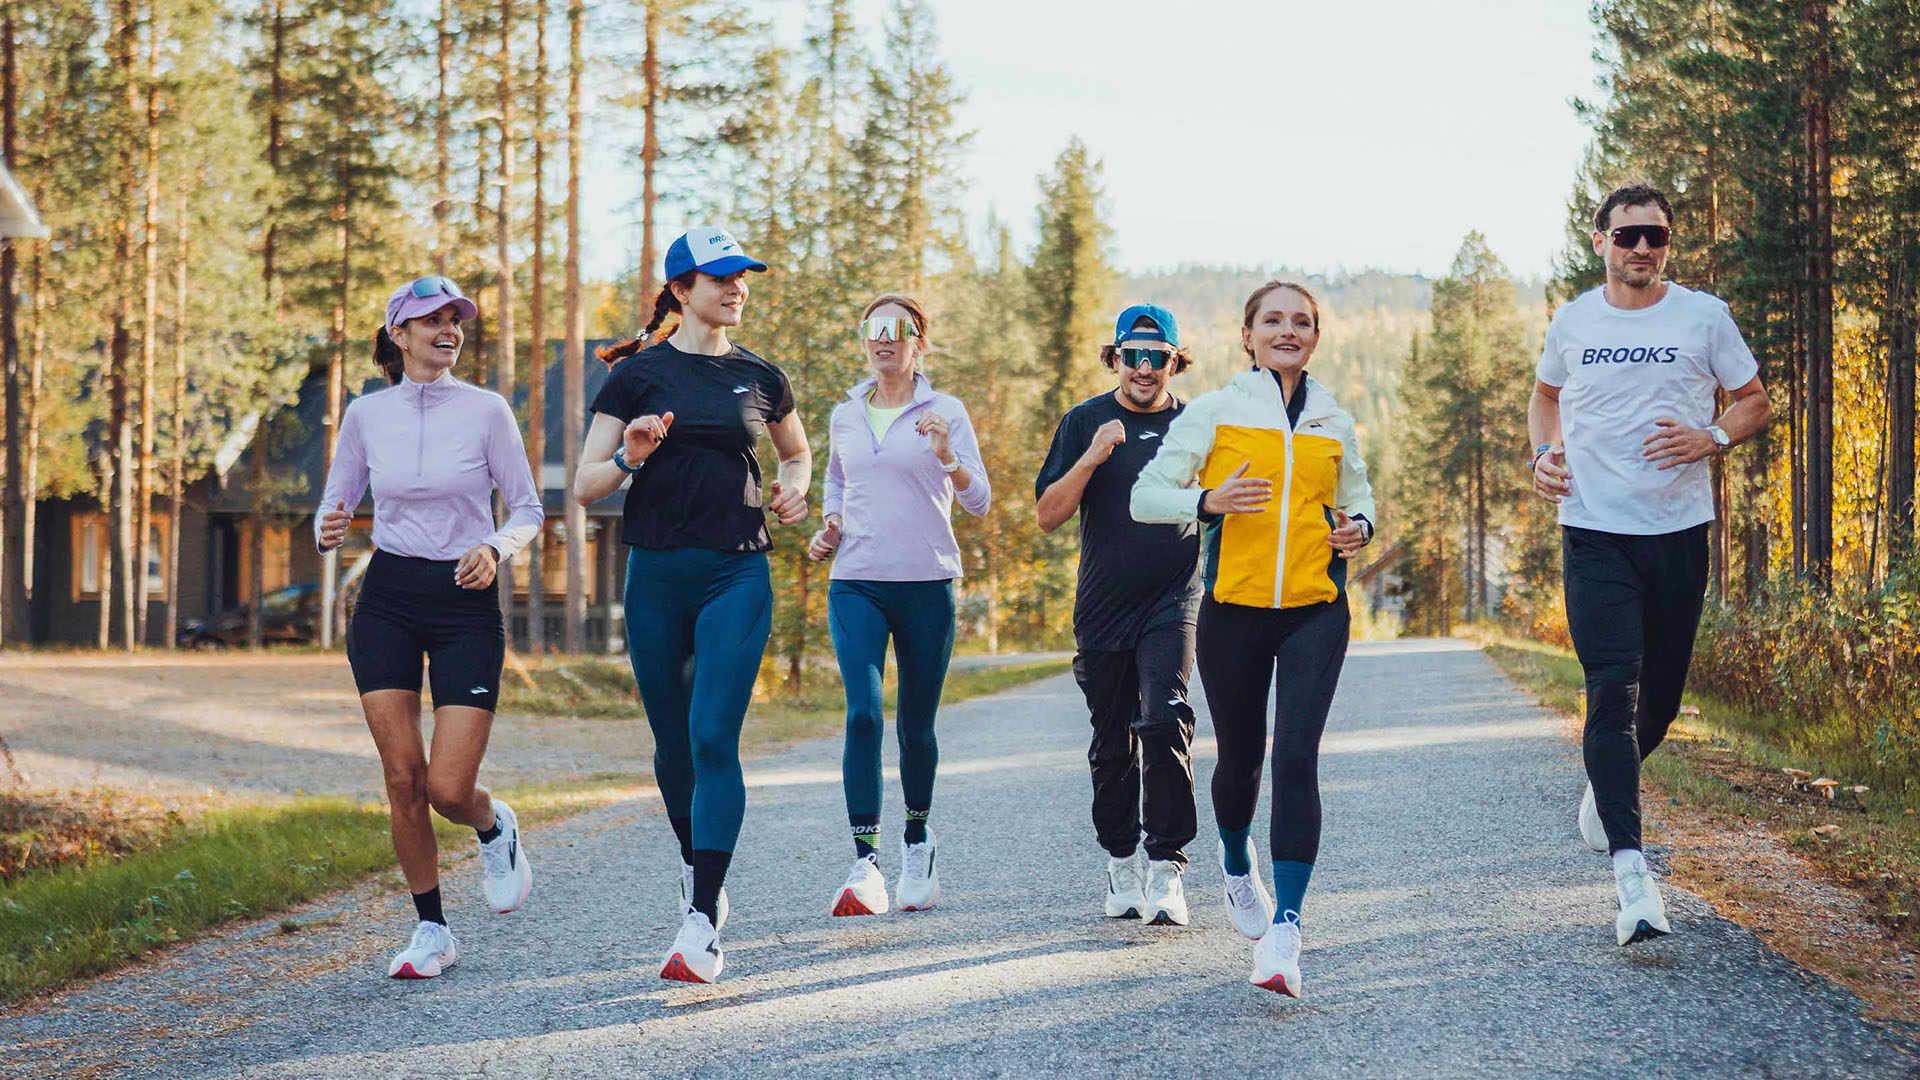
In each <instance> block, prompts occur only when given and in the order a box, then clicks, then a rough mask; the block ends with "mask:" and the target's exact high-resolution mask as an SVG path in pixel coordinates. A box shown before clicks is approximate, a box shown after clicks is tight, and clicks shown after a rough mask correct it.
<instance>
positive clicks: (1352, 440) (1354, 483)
mask: <svg viewBox="0 0 1920 1080" xmlns="http://www.w3.org/2000/svg"><path fill="white" fill-rule="evenodd" d="M1340 447H1341V448H1340V482H1339V487H1337V488H1336V489H1335V490H1334V495H1333V500H1334V503H1335V505H1337V506H1339V508H1340V512H1341V513H1343V514H1345V515H1347V516H1348V517H1364V518H1366V519H1367V520H1368V521H1369V522H1372V523H1373V526H1374V528H1376V529H1377V528H1379V526H1380V519H1379V518H1378V517H1376V516H1375V514H1374V509H1373V484H1372V482H1370V481H1369V480H1368V479H1367V460H1366V459H1365V458H1363V457H1361V456H1360V439H1359V437H1358V436H1357V435H1356V434H1355V432H1354V423H1353V418H1352V417H1348V418H1347V430H1346V434H1344V435H1343V436H1341V438H1340Z"/></svg>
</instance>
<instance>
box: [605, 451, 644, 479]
mask: <svg viewBox="0 0 1920 1080" xmlns="http://www.w3.org/2000/svg"><path fill="white" fill-rule="evenodd" d="M613 464H614V467H615V468H617V469H619V470H620V471H621V472H623V473H626V474H627V475H628V476H632V475H633V474H634V473H637V472H639V471H640V470H641V469H643V468H645V467H646V464H647V463H646V462H644V461H642V462H641V463H640V464H638V465H629V464H627V448H626V446H625V445H624V444H623V445H620V446H616V447H614V448H613Z"/></svg>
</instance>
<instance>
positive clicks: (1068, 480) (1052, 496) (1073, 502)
mask: <svg viewBox="0 0 1920 1080" xmlns="http://www.w3.org/2000/svg"><path fill="white" fill-rule="evenodd" d="M1108 427H1114V428H1120V431H1121V434H1122V435H1123V436H1124V435H1125V434H1126V431H1125V429H1124V428H1123V427H1121V425H1119V424H1117V423H1115V424H1111V425H1108V424H1103V425H1101V428H1100V429H1098V430H1096V433H1095V434H1096V435H1098V434H1099V431H1100V430H1104V429H1106V428H1108ZM1079 428H1080V425H1079V424H1078V423H1077V422H1076V421H1075V419H1074V414H1073V413H1071V412H1070V413H1068V414H1067V415H1065V416H1063V417H1061V418H1060V422H1059V423H1058V424H1056V425H1054V429H1053V442H1052V443H1051V444H1050V445H1049V446H1048V447H1047V457H1046V460H1045V461H1044V462H1042V463H1041V465H1040V474H1039V475H1038V476H1036V477H1034V480H1033V496H1034V506H1033V510H1034V517H1035V518H1036V519H1037V521H1038V524H1039V526H1040V531H1041V532H1052V531H1053V530H1055V529H1057V528H1059V527H1060V526H1062V525H1064V524H1066V522H1067V520H1068V519H1069V518H1071V517H1073V515H1074V512H1075V511H1077V510H1079V509H1080V499H1081V497H1082V496H1084V495H1085V494H1086V492H1087V482H1088V481H1089V480H1092V479H1093V472H1094V470H1095V469H1098V468H1099V467H1100V463H1101V462H1103V461H1105V460H1106V459H1107V456H1108V454H1111V453H1112V447H1111V446H1109V447H1108V448H1107V450H1106V451H1105V452H1103V453H1099V454H1095V453H1094V452H1093V450H1092V446H1091V442H1090V440H1088V439H1087V438H1086V437H1085V436H1083V435H1081V434H1080V430H1079ZM1069 462H1071V464H1069Z"/></svg>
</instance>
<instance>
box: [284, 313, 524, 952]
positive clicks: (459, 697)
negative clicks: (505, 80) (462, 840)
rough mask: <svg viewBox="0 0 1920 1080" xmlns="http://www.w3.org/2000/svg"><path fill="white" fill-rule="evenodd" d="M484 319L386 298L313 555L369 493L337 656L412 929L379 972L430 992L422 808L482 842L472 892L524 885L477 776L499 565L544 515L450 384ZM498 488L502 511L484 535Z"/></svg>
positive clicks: (508, 831) (488, 711)
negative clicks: (355, 587)
mask: <svg viewBox="0 0 1920 1080" xmlns="http://www.w3.org/2000/svg"><path fill="white" fill-rule="evenodd" d="M479 314H480V311H479V308H477V307H475V306H474V303H473V301H472V300H469V299H467V298H466V297H465V296H464V295H462V294H461V292H460V287H459V286H458V285H455V284H454V283H453V282H452V281H451V280H449V279H447V278H445V277H442V276H439V275H434V276H431V277H423V278H418V279H416V280H414V281H411V282H409V283H407V284H405V285H402V286H400V288H398V289H396V290H395V291H394V294H393V296H392V298H391V299H389V300H388V301H387V318H386V322H385V324H384V325H382V326H381V327H380V329H379V331H378V332H377V333H376V334H375V335H374V346H373V358H374V362H375V363H376V364H378V365H379V366H380V369H381V370H382V371H384V372H385V373H386V376H387V381H388V382H390V383H392V384H393V385H392V386H390V387H388V388H387V389H385V390H380V391H377V392H375V393H371V394H365V395H362V396H361V397H359V398H356V399H354V401H353V403H352V404H350V405H348V406H347V412H346V416H345V417H344V418H343V419H342V420H341V422H340V440H339V446H338V449H336V450H335V452H334V458H333V467H332V468H331V469H330V470H328V472H327V488H326V492H325V494H324V496H323V497H322V498H321V500H320V512H319V513H318V514H316V515H314V522H313V524H314V541H315V544H316V545H317V546H318V547H319V549H320V550H321V551H323V552H325V551H331V550H333V549H334V548H337V547H339V546H340V544H341V543H342V542H343V541H344V540H345V539H346V537H347V527H348V526H349V525H350V524H351V523H352V521H353V508H354V507H356V506H358V505H359V504H360V499H361V497H362V496H364V495H365V494H366V492H367V488H368V487H369V486H371V487H372V488H373V546H374V548H375V551H374V554H373V561H372V563H370V564H369V565H368V567H367V573H366V577H365V579H364V580H363V581H362V583H361V586H360V600H359V603H357V604H356V605H355V606H354V612H353V621H352V622H351V623H350V624H348V626H347V661H348V663H350V664H351V665H352V666H353V680H354V683H355V684H356V685H357V686H358V687H359V690H360V707H361V709H363V710H364V711H365V712H366V715H367V727H368V729H369V730H371V731H372V732H373V744H374V747H375V748H376V749H378V750H379V752H380V765H381V768H382V769H383V770H384V771H385V773H386V784H387V803H388V812H389V815H390V817H391V821H392V828H393V849H394V852H395V854H397V855H398V856H399V858H400V872H401V873H402V874H403V875H405V876H406V879H407V888H408V890H409V891H410V892H412V893H413V905H414V910H415V913H416V914H418V915H419V919H420V921H419V925H418V926H416V927H415V928H414V931H413V938H412V940H411V941H410V942H409V943H408V945H407V947H406V948H405V949H403V950H401V952H400V953H399V954H398V955H396V956H395V957H394V958H393V960H392V962H391V963H390V964H388V966H387V974H388V975H389V976H391V977H393V978H396V979H430V978H433V977H434V976H436V975H438V974H440V972H441V970H442V969H444V968H446V967H447V966H448V965H450V964H452V963H453V961H454V957H455V955H456V952H455V949H454V941H453V934H452V933H451V932H450V931H449V930H448V929H447V920H446V916H445V914H444V913H443V912H442V910H441V903H440V861H439V852H438V847H437V845H436V844H435V842H434V835H433V820H432V818H431V817H430V816H429V813H428V811H429V809H432V810H437V811H439V812H440V816H441V817H444V818H446V819H447V820H448V821H452V822H455V823H458V824H461V825H465V826H468V827H469V828H471V829H473V830H474V832H475V833H476V834H477V835H478V838H479V843H480V867H481V885H482V892H483V893H484V894H485V897H486V901H487V906H488V907H489V908H491V909H492V910H493V911H494V912H495V913H498V914H505V913H506V912H509V911H513V910H515V909H517V908H518V907H519V906H520V905H521V904H523V903H525V902H526V899H527V894H528V893H529V892H530V891H532V889H533V872H532V871H531V870H530V869H529V868H528V866H527V857H526V852H524V851H522V850H521V849H520V826H519V823H518V822H517V821H516V820H515V819H514V815H513V808H512V807H510V806H508V805H507V804H506V803H504V802H501V801H500V800H498V799H495V798H493V797H492V796H490V795H489V794H487V791H486V789H484V788H482V787H480V786H478V785H477V784H476V783H475V782H474V781H475V779H476V777H477V776H478V775H479V772H480V759H481V757H483V756H484V755H485V754H486V752H487V736H488V735H489V734H490V733H491V732H492V730H493V709H494V705H495V703H496V701H497V700H498V698H499V696H500V664H501V661H502V660H504V659H505V656H506V632H505V628H504V627H503V626H502V624H501V621H500V596H499V590H498V589H497V588H496V587H495V585H494V569H495V567H497V566H498V565H499V564H500V563H503V562H505V561H507V560H508V559H511V558H513V556H514V553H515V552H517V551H519V550H520V549H521V548H522V547H525V546H526V545H527V543H528V542H529V541H530V540H532V539H533V538H534V537H535V536H537V535H539V532H540V525H541V522H542V520H543V519H544V517H545V515H544V514H543V513H542V511H541V509H540V495H539V492H538V490H536V489H535V488H534V486H533V471H532V469H531V468H529V467H528V464H527V451H526V448H525V446H524V445H523V444H522V443H521V441H520V425H519V424H518V423H516V422H515V420H514V418H513V410H512V409H511V408H510V407H509V406H508V405H507V402H506V400H505V399H504V398H502V397H501V396H500V395H498V394H496V393H494V392H492V391H491V390H483V389H481V388H480V387H477V386H472V385H469V384H467V383H463V382H461V381H460V380H458V379H456V378H454V377H453V373H452V368H453V364H454V361H456V360H458V359H459V358H460V345H461V342H462V341H464V340H465V332H464V330H463V329H462V324H463V323H465V322H470V321H472V320H473V319H475V318H477V317H478V316H479ZM495 488H499V489H500V495H501V498H502V500H503V501H504V502H505V503H506V505H507V509H508V511H509V516H508V518H507V522H506V524H504V525H500V526H497V527H496V526H495V525H494V521H493V508H492V505H491V503H492V498H493V491H494V489H495ZM423 658H425V659H426V660H427V661H428V662H429V677H430V678H431V680H432V682H433V756H432V759H431V760H429V759H428V756H427V748H426V747H425V746H424V745H422V743H421V739H420V683H421V661H422V659H423Z"/></svg>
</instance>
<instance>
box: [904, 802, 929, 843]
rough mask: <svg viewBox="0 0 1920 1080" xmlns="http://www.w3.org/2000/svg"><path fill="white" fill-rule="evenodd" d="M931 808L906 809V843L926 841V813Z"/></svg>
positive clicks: (927, 813)
mask: <svg viewBox="0 0 1920 1080" xmlns="http://www.w3.org/2000/svg"><path fill="white" fill-rule="evenodd" d="M931 813H933V811H931V810H909V811H907V843H909V844H924V843H926V842H927V815H929V814H931Z"/></svg>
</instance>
